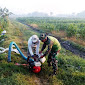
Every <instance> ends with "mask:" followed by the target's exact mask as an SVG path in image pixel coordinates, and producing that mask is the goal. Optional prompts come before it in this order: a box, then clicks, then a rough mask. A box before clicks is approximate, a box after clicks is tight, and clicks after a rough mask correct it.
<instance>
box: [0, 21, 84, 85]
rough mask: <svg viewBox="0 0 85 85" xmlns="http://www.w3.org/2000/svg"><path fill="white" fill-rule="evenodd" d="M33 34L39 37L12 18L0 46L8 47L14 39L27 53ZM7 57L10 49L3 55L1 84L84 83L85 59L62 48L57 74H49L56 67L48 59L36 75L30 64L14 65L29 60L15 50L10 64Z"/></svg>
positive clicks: (0, 71)
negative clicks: (48, 62)
mask: <svg viewBox="0 0 85 85" xmlns="http://www.w3.org/2000/svg"><path fill="white" fill-rule="evenodd" d="M16 29H17V30H16ZM33 34H37V35H38V36H39V34H38V33H36V32H34V31H33V30H31V29H29V28H28V27H26V26H24V25H22V24H20V23H18V22H16V21H11V22H10V25H9V27H8V28H7V34H6V36H7V37H6V38H5V42H3V43H2V44H0V46H2V47H5V48H6V47H8V46H9V44H10V42H11V41H14V42H15V43H17V44H18V47H19V48H20V49H21V51H22V52H24V51H25V52H27V45H28V44H27V41H28V39H29V37H30V36H32V35H33ZM21 42H22V43H21ZM41 44H42V43H41ZM40 47H41V46H40ZM22 48H24V49H22ZM7 56H8V52H5V53H3V54H0V85H85V60H84V59H83V58H80V57H79V56H76V55H74V54H72V53H71V52H69V51H68V50H65V49H63V48H62V49H61V52H60V55H59V57H58V59H59V62H58V67H59V68H58V71H57V75H56V76H49V74H50V73H52V72H53V70H52V67H48V65H47V61H46V62H45V63H44V64H42V70H41V72H40V73H38V74H35V73H33V72H31V71H30V70H29V69H28V67H24V66H15V65H14V64H15V63H22V64H23V63H26V61H25V60H24V59H23V58H22V57H21V55H19V54H16V53H14V52H12V53H11V58H12V59H11V60H12V62H10V63H8V62H7ZM46 58H47V56H46Z"/></svg>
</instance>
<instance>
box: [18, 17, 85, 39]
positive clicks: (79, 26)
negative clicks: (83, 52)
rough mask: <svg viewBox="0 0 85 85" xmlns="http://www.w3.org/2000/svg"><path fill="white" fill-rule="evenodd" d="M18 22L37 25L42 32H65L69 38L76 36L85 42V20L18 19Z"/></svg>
mask: <svg viewBox="0 0 85 85" xmlns="http://www.w3.org/2000/svg"><path fill="white" fill-rule="evenodd" d="M17 20H18V21H20V22H22V23H24V24H29V25H31V24H37V25H38V28H40V29H41V30H44V31H47V32H52V31H56V32H59V31H65V32H66V35H67V37H72V36H75V37H76V38H80V39H83V40H85V35H84V34H85V20H84V19H81V18H80V19H79V18H76V19H75V18H56V17H55V18H39V17H38V18H36V17H34V18H32V17H29V18H27V17H24V18H18V19H17Z"/></svg>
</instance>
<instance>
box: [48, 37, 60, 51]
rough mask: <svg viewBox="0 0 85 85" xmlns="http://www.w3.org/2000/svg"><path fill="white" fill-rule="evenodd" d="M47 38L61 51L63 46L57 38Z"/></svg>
mask: <svg viewBox="0 0 85 85" xmlns="http://www.w3.org/2000/svg"><path fill="white" fill-rule="evenodd" d="M47 37H48V38H49V39H50V40H51V41H52V42H53V45H56V46H57V47H58V50H60V49H61V45H60V43H59V41H58V40H57V39H56V38H55V37H52V36H47Z"/></svg>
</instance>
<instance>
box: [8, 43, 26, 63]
mask: <svg viewBox="0 0 85 85" xmlns="http://www.w3.org/2000/svg"><path fill="white" fill-rule="evenodd" d="M12 45H14V46H15V48H16V49H17V50H18V51H19V53H20V54H21V56H22V57H23V58H24V59H25V60H27V57H26V56H24V54H23V53H22V52H21V50H20V49H19V47H18V46H17V44H16V43H15V42H11V43H10V45H9V51H8V62H11V49H12Z"/></svg>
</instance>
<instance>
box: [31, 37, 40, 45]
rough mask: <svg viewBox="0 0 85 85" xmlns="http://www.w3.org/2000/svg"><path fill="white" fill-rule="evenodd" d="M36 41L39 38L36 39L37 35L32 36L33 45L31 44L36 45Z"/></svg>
mask: <svg viewBox="0 0 85 85" xmlns="http://www.w3.org/2000/svg"><path fill="white" fill-rule="evenodd" d="M38 40H39V38H38V36H37V35H33V36H32V43H33V44H36V43H37V42H38Z"/></svg>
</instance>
